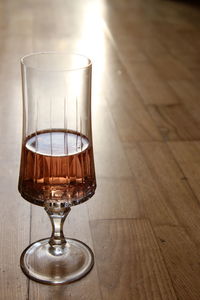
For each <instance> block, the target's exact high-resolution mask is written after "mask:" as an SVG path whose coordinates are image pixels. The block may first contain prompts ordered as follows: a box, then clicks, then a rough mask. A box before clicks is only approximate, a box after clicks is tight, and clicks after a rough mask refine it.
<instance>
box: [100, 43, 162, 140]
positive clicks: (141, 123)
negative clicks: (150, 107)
mask: <svg viewBox="0 0 200 300" xmlns="http://www.w3.org/2000/svg"><path fill="white" fill-rule="evenodd" d="M106 45H107V47H106V54H107V60H109V64H106V65H105V68H106V72H105V76H104V78H103V80H102V84H103V89H104V91H105V92H104V97H105V98H106V101H107V103H108V107H109V109H110V112H111V114H112V116H113V119H114V121H115V124H116V127H117V130H118V132H119V135H120V139H121V140H122V141H123V140H124V139H127V138H128V139H129V141H138V140H140V141H141V140H142V141H145V140H150V141H152V140H161V136H160V134H159V131H158V129H157V128H156V126H155V124H154V122H153V121H152V119H151V116H150V115H149V113H148V111H147V109H146V108H145V106H144V104H143V101H142V98H141V97H140V95H139V94H138V92H137V90H136V89H135V87H134V86H133V84H132V82H131V80H130V76H129V74H128V72H127V70H126V63H125V61H124V60H123V59H121V57H120V55H119V54H118V51H117V49H116V48H115V44H113V43H112V39H111V41H110V40H106Z"/></svg>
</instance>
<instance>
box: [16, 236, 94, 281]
mask: <svg viewBox="0 0 200 300" xmlns="http://www.w3.org/2000/svg"><path fill="white" fill-rule="evenodd" d="M20 265H21V268H22V271H23V272H24V273H25V275H27V276H28V277H29V278H31V279H32V280H35V281H38V282H41V283H46V284H52V285H58V284H64V283H69V282H72V281H75V280H78V279H80V278H82V277H83V276H85V275H86V274H87V273H88V272H89V271H90V270H91V269H92V267H93V265H94V255H93V252H92V250H91V249H90V248H89V247H88V246H87V245H86V244H84V243H83V242H80V241H78V240H75V239H68V238H67V239H66V244H65V245H64V246H50V244H49V239H42V240H39V241H37V242H35V243H33V244H31V245H30V246H28V247H27V248H26V249H25V250H24V251H23V253H22V255H21V259H20Z"/></svg>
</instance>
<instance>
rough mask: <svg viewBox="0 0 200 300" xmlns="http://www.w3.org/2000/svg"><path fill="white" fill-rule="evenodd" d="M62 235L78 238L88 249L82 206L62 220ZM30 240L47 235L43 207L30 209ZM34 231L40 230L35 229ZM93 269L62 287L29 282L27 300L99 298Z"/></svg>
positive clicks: (89, 243) (48, 230)
mask: <svg viewBox="0 0 200 300" xmlns="http://www.w3.org/2000/svg"><path fill="white" fill-rule="evenodd" d="M65 222H66V224H65V232H66V236H68V237H71V238H76V239H79V240H81V241H83V242H85V243H86V244H88V245H89V246H90V247H91V248H93V245H92V239H91V235H90V228H89V223H88V213H87V207H86V204H81V205H78V206H77V207H73V208H72V210H71V212H70V214H69V216H68V218H67V220H66V221H65ZM31 227H32V231H31V241H32V242H33V241H36V240H38V239H41V238H45V237H48V236H50V232H51V224H50V221H49V220H48V216H47V214H46V212H45V211H44V209H43V208H41V207H37V206H33V211H32V226H31ZM38 228H39V229H40V230H38ZM98 284H99V283H98V276H97V271H96V266H94V268H93V269H92V271H91V272H90V273H89V274H88V275H87V276H86V277H84V278H82V279H81V280H80V281H77V282H74V283H71V284H70V285H63V286H59V287H58V286H47V285H42V284H38V283H36V282H33V281H30V291H29V299H31V300H32V299H42V300H43V299H52V297H53V298H54V297H55V299H61V300H62V299H63V300H64V299H66V298H67V299H75V300H76V299H77V300H79V299H83V300H87V299H89V300H93V299H101V294H100V290H99V286H98Z"/></svg>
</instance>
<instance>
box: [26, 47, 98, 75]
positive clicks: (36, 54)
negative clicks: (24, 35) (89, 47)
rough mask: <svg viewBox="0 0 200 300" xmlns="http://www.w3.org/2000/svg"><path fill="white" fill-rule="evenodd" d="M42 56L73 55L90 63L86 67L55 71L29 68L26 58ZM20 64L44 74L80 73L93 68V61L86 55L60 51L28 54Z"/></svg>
mask: <svg viewBox="0 0 200 300" xmlns="http://www.w3.org/2000/svg"><path fill="white" fill-rule="evenodd" d="M42 54H57V55H68V56H70V55H72V56H77V57H80V58H81V57H82V58H85V59H86V60H87V62H88V63H87V64H86V65H85V66H82V67H76V68H68V69H67V68H63V69H59V70H53V69H50V70H45V69H43V68H37V67H33V66H29V65H28V64H27V63H26V62H25V59H26V58H29V57H33V56H38V55H42ZM20 62H21V65H23V66H24V67H26V68H29V69H33V70H36V71H42V72H71V71H79V70H84V69H88V68H89V67H91V66H92V61H91V59H90V58H89V57H87V56H86V55H83V54H80V53H76V52H59V51H40V52H31V53H28V54H26V55H24V56H22V57H21V58H20Z"/></svg>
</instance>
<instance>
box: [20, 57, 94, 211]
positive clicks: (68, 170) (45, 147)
mask: <svg viewBox="0 0 200 300" xmlns="http://www.w3.org/2000/svg"><path fill="white" fill-rule="evenodd" d="M21 68H22V90H23V137H22V152H21V167H20V176H19V191H20V193H21V195H22V197H24V198H25V199H26V200H28V201H30V202H32V203H35V204H38V205H45V203H46V202H51V203H53V204H55V203H57V202H59V203H63V205H64V206H71V205H75V204H78V203H80V202H83V201H85V200H87V199H88V198H90V197H91V196H92V195H93V194H94V192H95V188H96V180H95V169H94V158H93V145H92V128H91V71H92V65H91V61H90V60H89V59H88V58H86V57H84V56H81V55H75V54H65V53H63V54H61V53H37V54H31V55H28V56H26V57H24V58H23V59H22V60H21Z"/></svg>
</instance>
